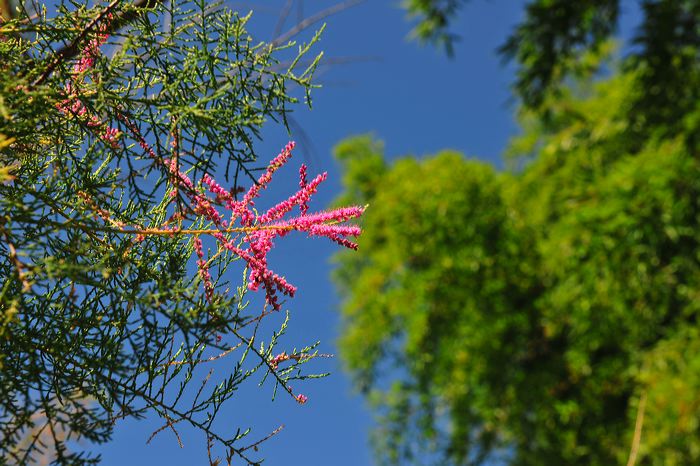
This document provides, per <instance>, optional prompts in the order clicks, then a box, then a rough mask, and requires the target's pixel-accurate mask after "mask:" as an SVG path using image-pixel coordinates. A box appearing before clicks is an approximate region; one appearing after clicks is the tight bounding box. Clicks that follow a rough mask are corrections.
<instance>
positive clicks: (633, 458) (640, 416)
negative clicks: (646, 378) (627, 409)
mask: <svg viewBox="0 0 700 466" xmlns="http://www.w3.org/2000/svg"><path fill="white" fill-rule="evenodd" d="M646 404H647V392H646V391H643V392H642V396H640V397H639V404H638V405H637V420H636V421H635V423H634V437H633V438H632V447H631V448H630V456H629V459H628V460H627V466H634V464H635V463H636V462H637V453H638V452H639V444H640V442H641V440H642V425H643V424H644V409H645V408H646Z"/></svg>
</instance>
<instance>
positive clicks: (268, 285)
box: [178, 142, 365, 309]
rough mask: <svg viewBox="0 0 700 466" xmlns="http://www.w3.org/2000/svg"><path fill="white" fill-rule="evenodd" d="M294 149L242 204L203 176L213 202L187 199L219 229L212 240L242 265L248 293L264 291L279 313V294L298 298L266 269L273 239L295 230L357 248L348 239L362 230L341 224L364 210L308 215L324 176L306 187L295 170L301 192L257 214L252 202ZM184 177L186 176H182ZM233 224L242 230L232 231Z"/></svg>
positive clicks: (302, 172)
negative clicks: (232, 234) (238, 237)
mask: <svg viewBox="0 0 700 466" xmlns="http://www.w3.org/2000/svg"><path fill="white" fill-rule="evenodd" d="M294 145H295V144H294V143H293V142H290V143H289V144H287V146H286V147H285V148H284V149H283V150H282V151H281V152H280V153H279V155H277V157H275V158H274V159H273V160H272V161H271V162H270V164H269V165H268V166H267V169H266V170H265V172H264V173H263V174H262V175H261V176H260V177H259V178H258V180H257V183H255V184H253V185H252V186H251V187H250V189H249V190H248V191H247V192H246V193H245V195H244V196H243V199H242V200H240V201H237V200H236V199H235V197H234V195H233V194H231V192H230V191H228V190H226V189H225V188H223V187H222V186H221V185H219V184H218V183H217V182H216V180H214V179H213V178H212V177H211V176H209V175H204V176H203V177H202V184H203V185H205V186H206V187H207V188H208V191H209V192H210V193H211V194H213V195H215V199H210V198H209V197H208V196H206V195H205V194H203V193H196V194H190V199H191V201H192V202H193V204H194V205H193V210H194V212H195V213H197V214H199V215H201V216H203V217H204V218H205V219H206V220H208V221H210V222H212V223H213V224H214V225H215V226H217V227H220V228H221V229H220V231H218V232H216V233H214V235H213V236H214V237H215V238H216V239H217V240H218V241H219V245H220V247H223V248H224V249H227V250H229V251H231V252H233V253H234V254H236V255H238V256H239V257H241V258H242V259H243V260H245V261H246V263H247V265H248V267H249V269H250V275H249V278H248V288H249V289H250V290H252V291H256V290H258V289H259V288H260V287H261V286H262V288H263V289H264V290H265V299H266V301H267V303H268V304H270V305H271V306H272V307H273V308H274V309H279V308H280V304H279V298H278V295H279V293H281V294H283V295H286V296H290V297H293V296H294V294H295V293H296V287H294V286H293V285H291V284H290V283H288V282H287V280H286V279H285V278H284V277H282V276H280V275H278V274H276V273H274V272H273V271H272V270H271V269H270V268H269V266H268V262H267V254H268V253H269V252H270V250H271V249H272V247H273V246H274V240H275V239H276V238H278V237H283V236H285V235H287V234H288V233H289V232H290V231H294V230H297V231H303V232H306V233H308V235H309V236H325V237H326V238H329V239H330V240H332V241H335V242H336V243H338V244H340V245H342V246H345V247H347V248H350V249H357V243H355V242H353V241H351V240H349V239H348V238H347V237H357V236H359V235H360V233H361V229H360V227H359V226H357V225H348V224H343V222H346V221H348V220H351V219H354V218H358V217H360V215H362V213H363V212H364V210H365V208H364V207H361V206H352V207H343V208H339V209H333V210H328V211H322V212H315V213H308V203H309V201H310V199H311V197H312V196H313V194H315V193H316V191H317V189H318V186H319V185H320V184H321V183H322V182H323V181H325V180H326V178H327V176H328V175H327V173H322V174H320V175H318V176H316V177H315V178H314V179H313V180H311V181H310V182H308V183H307V182H306V179H305V178H306V167H305V166H304V165H302V168H301V169H300V171H299V172H300V178H301V181H300V184H299V186H300V187H299V190H298V191H297V192H296V193H294V194H292V195H291V196H289V197H288V198H287V199H285V200H283V201H282V202H279V203H278V204H276V205H274V206H272V207H271V208H270V209H268V210H267V211H266V212H264V213H262V214H260V213H258V211H257V210H256V209H255V201H256V199H257V198H258V197H259V196H260V193H261V191H262V190H264V189H266V188H267V186H268V184H269V183H270V181H271V180H272V176H273V174H274V173H275V171H277V170H278V169H279V168H280V167H282V166H283V165H284V164H285V163H287V162H288V161H289V159H290V158H291V156H292V150H293V149H294ZM183 176H185V177H186V175H183ZM178 179H179V175H178ZM216 205H222V206H223V207H224V208H225V209H226V210H229V211H230V212H231V217H230V221H226V220H223V215H221V214H220V213H219V212H218V210H217V209H216ZM295 207H298V208H299V211H300V215H297V216H294V217H291V218H285V216H286V215H287V214H289V213H290V212H292V210H294V208H295ZM236 223H239V224H240V225H241V226H240V227H235V226H234V225H235V224H236ZM226 231H237V232H242V233H244V235H243V238H242V241H241V243H240V245H236V244H234V241H232V240H229V239H227V238H226V235H225V234H224V232H226Z"/></svg>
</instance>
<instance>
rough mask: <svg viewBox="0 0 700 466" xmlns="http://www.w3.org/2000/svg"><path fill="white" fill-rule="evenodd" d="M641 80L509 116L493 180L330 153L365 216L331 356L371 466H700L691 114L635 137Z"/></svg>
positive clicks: (697, 174) (487, 170)
mask: <svg viewBox="0 0 700 466" xmlns="http://www.w3.org/2000/svg"><path fill="white" fill-rule="evenodd" d="M582 59H585V60H592V61H595V57H590V56H588V57H586V56H582ZM645 72H646V71H645V69H644V68H638V69H636V70H635V69H628V70H627V71H625V72H620V73H617V74H615V75H614V76H613V77H611V78H608V79H606V80H604V81H598V82H595V81H592V80H591V79H586V80H583V81H580V82H578V83H577V84H575V85H571V86H570V87H568V88H562V89H561V90H560V92H559V94H558V97H557V98H553V97H551V98H548V99H547V100H546V102H545V104H546V105H547V113H548V115H549V117H548V118H547V119H543V118H542V114H541V113H540V111H539V110H528V109H527V108H526V109H525V110H523V112H522V126H523V134H522V136H520V137H518V138H517V139H516V140H514V141H513V143H512V144H511V146H510V148H509V151H508V160H509V161H510V162H511V165H512V169H511V170H509V171H507V172H502V173H498V172H496V171H495V170H494V169H493V168H491V167H490V166H489V165H487V164H484V163H481V162H478V161H475V160H469V159H467V158H465V157H464V156H462V155H460V154H457V153H454V152H442V153H439V154H437V155H435V156H432V157H428V158H425V159H422V160H415V159H412V158H400V159H397V160H396V161H395V162H393V163H387V162H385V161H384V158H383V154H382V146H381V144H380V143H378V142H376V141H374V140H372V139H371V138H370V137H368V136H363V137H357V138H351V139H348V140H346V141H344V142H342V143H341V144H340V145H338V147H337V148H336V156H337V158H338V159H339V161H340V162H341V164H342V165H343V168H344V172H345V177H344V187H345V190H344V193H343V194H342V196H341V199H340V202H343V203H347V202H355V203H369V204H370V205H371V208H370V209H369V210H368V211H367V213H366V217H365V218H364V219H363V227H364V231H365V236H363V238H362V239H361V240H360V242H359V245H360V252H359V254H355V255H348V254H344V253H340V254H339V256H338V261H339V268H338V270H337V273H336V279H337V282H338V284H339V287H340V290H341V293H342V295H343V297H344V301H343V306H342V314H343V319H344V326H345V328H344V332H343V333H342V337H341V353H342V355H343V357H344V360H345V362H346V364H347V367H348V368H349V370H350V371H351V373H352V374H353V376H354V378H355V381H356V382H357V384H358V386H359V387H360V388H361V389H362V390H363V392H364V393H365V394H367V396H368V398H369V399H370V401H371V403H372V404H373V406H374V408H375V409H376V411H377V413H378V415H379V416H378V417H379V424H378V425H379V427H378V428H377V430H376V431H375V433H374V437H373V440H374V442H375V446H376V451H377V454H378V457H379V459H380V460H381V462H382V463H385V464H407V463H410V462H414V463H431V462H435V463H437V464H478V463H481V462H485V461H496V462H497V464H498V462H502V463H505V464H513V465H538V466H539V465H557V466H558V465H562V464H567V465H570V464H581V465H584V464H585V465H613V464H637V465H668V464H674V465H675V464H678V465H681V464H698V463H699V462H700V440H699V439H700V409H698V408H699V407H700V377H699V376H698V374H700V371H699V370H698V367H699V365H700V356H698V352H697V351H696V349H697V348H698V345H700V338H699V334H698V316H699V315H700V313H699V312H698V311H699V310H700V309H699V305H698V303H699V302H700V301H699V300H698V295H699V294H700V248H699V242H700V225H699V224H698V223H699V221H700V216H699V214H700V210H699V205H698V200H699V199H700V196H699V195H700V164H699V163H698V158H697V150H696V148H695V145H694V144H693V136H694V135H695V134H697V131H698V124H699V123H700V118H699V117H700V112H698V111H697V110H693V111H688V112H687V113H686V114H685V115H684V118H683V119H682V120H681V121H675V120H674V121H668V123H667V124H665V123H664V122H665V120H663V119H660V120H659V121H658V122H656V123H655V124H654V125H653V126H652V125H649V126H647V127H646V129H640V127H639V125H637V124H636V122H635V120H634V119H633V118H631V117H630V115H631V114H632V113H633V112H634V108H635V106H636V105H637V103H638V102H639V96H640V95H642V94H644V93H645V92H647V91H648V88H646V87H644V81H643V80H641V79H640V75H643V74H644V73H645ZM681 86H682V83H681V82H680V81H679V82H676V83H675V87H676V88H680V87H681ZM669 92H670V91H669ZM694 104H695V103H694V102H693V105H694ZM688 106H690V103H688ZM671 127H672V128H674V129H673V130H669V128H671ZM490 464H493V463H490Z"/></svg>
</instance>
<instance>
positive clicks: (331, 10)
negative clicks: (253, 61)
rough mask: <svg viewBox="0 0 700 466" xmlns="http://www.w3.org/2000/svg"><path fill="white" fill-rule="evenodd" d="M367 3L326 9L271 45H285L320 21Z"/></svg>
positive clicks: (349, 2) (352, 0)
mask: <svg viewBox="0 0 700 466" xmlns="http://www.w3.org/2000/svg"><path fill="white" fill-rule="evenodd" d="M363 2H365V0H347V1H345V2H341V3H338V4H336V5H333V6H332V7H329V8H326V9H325V10H323V11H319V12H318V13H316V14H315V15H312V16H309V17H308V18H306V19H304V20H303V21H299V23H297V24H296V25H295V26H294V27H293V28H292V29H290V30H289V31H287V32H285V33H284V34H282V35H281V36H279V37H277V38H275V39H274V40H273V41H272V42H271V44H272V46H273V47H277V46H278V45H280V44H283V43H285V42H287V41H288V40H289V39H291V38H292V37H294V36H296V35H297V34H299V33H300V32H302V31H304V30H305V29H308V28H309V27H311V26H313V25H314V24H316V23H318V22H319V21H323V20H324V19H326V18H328V17H329V16H332V15H334V14H336V13H340V12H341V11H343V10H347V9H348V8H352V7H354V6H356V5H359V4H360V3H363Z"/></svg>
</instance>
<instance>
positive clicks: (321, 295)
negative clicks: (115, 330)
mask: <svg viewBox="0 0 700 466" xmlns="http://www.w3.org/2000/svg"><path fill="white" fill-rule="evenodd" d="M283 3H284V2H283V1H281V0H275V1H266V2H233V5H234V6H238V7H241V9H242V10H245V11H247V10H248V9H253V10H254V11H255V14H254V16H253V19H252V23H251V26H252V29H253V30H254V31H255V33H256V34H260V35H258V37H259V38H260V39H269V37H270V35H271V33H272V29H273V25H274V23H275V22H276V19H277V16H276V12H277V11H279V9H280V8H281V5H282V4H283ZM334 3H335V1H330V0H322V1H319V0H317V1H306V2H304V5H305V10H306V11H305V13H306V14H307V15H308V14H311V13H313V12H314V11H318V10H320V9H323V8H325V7H327V6H330V5H332V4H334ZM399 3H400V2H399V1H398V0H368V1H367V2H366V3H364V4H362V5H360V6H357V7H355V8H353V9H351V10H348V11H345V12H343V13H340V14H338V15H336V16H333V17H331V18H329V19H328V20H327V23H328V27H327V29H326V32H325V33H324V35H323V38H322V41H321V43H320V44H319V45H318V47H317V50H319V51H320V50H323V51H324V52H325V54H326V55H325V56H326V57H327V58H334V57H336V58H337V57H372V60H368V61H360V62H355V63H350V64H344V65H337V66H332V67H328V68H323V69H322V70H321V71H322V73H321V74H320V76H319V78H320V82H321V83H322V84H323V88H322V89H319V90H317V91H316V92H315V93H314V108H313V110H312V111H310V112H309V111H308V110H305V109H302V108H301V107H299V108H298V111H297V113H296V115H295V118H296V121H297V122H298V123H299V125H300V126H301V127H302V128H303V129H304V131H305V133H306V135H307V136H308V138H309V139H310V140H311V141H312V143H313V151H312V152H311V153H310V155H309V154H307V156H308V157H310V162H311V163H310V172H311V173H312V174H316V173H318V172H321V171H328V172H329V181H328V182H327V183H326V184H325V185H324V186H322V188H321V191H320V192H319V193H318V195H317V196H316V198H315V202H313V203H312V206H311V207H312V209H321V208H323V207H324V206H325V205H326V204H327V203H328V202H329V201H330V200H331V199H332V198H333V197H334V195H335V194H336V193H337V192H338V190H339V184H338V181H339V177H340V174H339V172H338V168H337V166H336V164H335V163H334V161H333V159H332V157H331V151H332V147H333V146H334V145H335V144H336V143H337V142H338V141H340V140H341V139H343V138H345V137H347V136H350V135H356V134H362V133H368V132H371V133H373V134H374V135H376V137H378V138H380V139H381V140H383V141H384V142H385V144H386V154H387V156H388V157H395V156H400V155H409V154H411V155H418V156H420V155H425V154H430V153H435V152H437V151H439V150H441V149H445V148H452V149H457V150H459V151H462V152H464V153H465V154H467V155H469V156H474V157H478V158H480V159H482V160H487V161H490V162H493V163H498V161H499V155H500V153H501V152H502V150H503V149H504V147H505V145H506V144H507V141H508V138H509V137H510V136H512V135H514V134H515V133H516V131H517V128H516V125H515V122H514V119H513V113H514V110H515V108H514V103H513V102H512V101H511V100H510V99H511V94H510V91H509V84H510V83H511V82H512V80H513V68H512V67H511V66H504V65H503V64H502V63H501V60H500V57H498V56H497V55H496V53H495V49H496V48H497V47H498V45H500V43H501V42H502V41H503V40H504V38H505V37H506V36H507V34H508V32H509V31H510V30H511V29H512V27H513V25H514V24H515V23H517V22H518V20H519V19H520V18H521V16H522V14H523V8H522V4H523V3H524V2H522V1H520V0H500V1H495V0H492V1H486V0H473V1H472V2H469V3H468V4H467V5H466V6H465V8H464V9H463V11H462V13H461V15H460V17H459V19H458V21H457V22H456V24H455V30H456V31H457V32H458V33H459V34H460V35H461V36H462V39H461V41H460V42H459V43H458V44H457V47H456V50H455V51H456V53H455V58H454V59H452V60H449V59H447V58H446V57H445V55H444V54H443V53H442V52H441V51H438V50H435V49H433V48H430V47H421V46H419V45H418V44H417V43H415V42H412V41H408V40H407V36H408V33H409V30H410V23H409V22H408V21H407V20H406V15H405V13H404V11H402V10H401V9H400V8H399V7H398V5H399ZM258 5H264V7H261V8H264V9H257V10H256V6H258ZM288 138H289V136H287V135H286V134H285V133H284V132H283V131H280V130H279V129H274V128H270V129H269V131H267V132H266V134H265V138H264V141H263V142H261V143H260V144H259V146H258V148H259V153H260V154H264V155H261V157H262V158H263V159H268V158H271V157H273V156H274V155H276V154H277V152H278V151H279V149H280V148H281V147H282V146H284V144H285V143H286V142H287V140H288ZM292 138H294V139H296V140H297V142H298V143H299V145H300V146H301V145H302V140H301V138H300V135H299V134H293V135H292ZM299 149H301V147H300V148H299ZM304 157H305V155H304V153H303V152H302V151H301V150H297V151H296V160H295V161H293V163H292V165H293V166H294V167H298V164H299V163H300V162H301V161H303V160H304ZM296 182H297V181H296V178H295V172H294V169H293V168H290V169H288V170H286V171H283V172H282V173H280V178H279V179H276V180H275V181H274V182H273V183H274V184H275V185H276V186H277V188H276V189H273V190H271V191H269V192H268V193H266V194H267V195H269V196H270V197H269V198H268V199H271V200H273V201H274V200H277V197H276V196H282V193H291V192H292V191H293V190H294V189H295V186H296ZM284 240H287V238H285V239H284ZM335 250H336V247H335V245H334V244H332V243H330V242H327V241H325V240H324V239H314V240H311V239H307V238H290V240H289V241H279V245H278V246H277V247H276V251H275V253H274V254H271V256H270V263H271V265H272V268H273V269H275V270H276V271H277V272H279V273H281V274H283V275H285V276H286V277H287V278H288V279H289V280H290V281H291V282H292V283H293V284H295V285H297V286H298V288H299V293H298V296H297V297H295V298H294V299H293V300H290V301H288V303H287V308H289V309H290V311H291V313H292V322H291V328H290V330H289V332H288V334H287V337H286V339H285V342H286V343H287V344H288V345H289V348H291V347H292V346H294V345H298V346H303V345H304V344H305V343H309V342H313V341H315V340H321V342H322V343H321V347H320V349H321V351H322V352H327V353H336V352H337V351H336V347H335V340H336V337H337V335H338V333H339V331H340V322H339V318H338V313H337V306H338V298H337V296H336V295H335V292H334V289H333V284H332V283H331V281H330V279H329V273H330V270H331V264H330V260H329V259H330V256H331V255H332V253H333V252H334V251H335ZM309 367H311V368H313V369H314V370H317V371H318V372H324V371H330V372H332V374H331V375H330V376H329V377H328V378H325V379H322V380H320V381H318V380H316V381H308V382H306V383H303V384H300V385H299V386H298V387H295V389H296V390H297V391H299V392H302V393H304V394H306V395H308V397H309V402H308V403H307V404H306V405H304V406H300V405H298V404H296V403H295V402H293V401H292V400H291V399H289V398H288V397H280V398H278V399H277V400H276V401H275V402H274V403H272V402H270V393H271V387H269V386H267V387H265V388H263V389H260V390H257V389H255V390H252V391H251V390H244V391H243V392H241V395H240V397H238V398H237V399H236V400H234V401H233V402H232V403H231V404H230V405H229V406H228V407H227V410H226V412H225V413H224V414H223V416H222V419H230V422H231V426H232V427H233V426H240V425H244V426H245V425H249V426H251V427H253V429H254V431H253V433H252V434H251V437H250V438H251V439H253V440H254V439H258V438H260V437H264V436H265V435H266V434H267V433H268V432H270V431H271V430H273V429H274V428H276V427H277V426H279V425H280V424H284V425H285V429H284V430H283V431H282V432H281V433H280V434H279V435H277V436H276V437H274V438H273V439H271V440H270V441H268V442H265V443H264V444H263V445H261V451H260V455H261V457H264V458H265V459H266V460H265V463H264V464H266V465H272V466H277V465H285V466H296V465H300V466H364V465H367V466H369V465H371V464H372V460H371V451H370V448H369V444H368V434H369V430H370V427H371V425H372V419H371V414H370V412H369V411H368V410H367V408H366V405H365V403H364V400H363V399H362V398H361V397H359V396H358V395H356V394H354V393H353V391H352V388H351V384H350V381H349V379H348V377H347V376H346V375H345V374H344V373H343V372H342V370H341V367H340V360H339V359H338V358H336V359H333V360H320V361H319V362H318V363H314V364H313V365H310V366H309ZM224 369H225V368H224V367H220V368H219V370H222V371H223V370H224ZM158 426H159V424H156V423H155V422H154V421H153V420H145V421H140V422H134V421H126V422H121V423H119V424H117V426H116V432H115V436H114V439H113V442H111V443H110V444H108V445H106V446H103V447H101V448H99V451H100V452H101V453H102V454H103V464H104V465H107V466H117V465H118V466H123V465H125V464H131V465H146V464H149V465H152V464H159V465H160V464H164V465H166V464H167V465H169V466H178V465H204V464H206V458H205V456H203V455H204V439H203V438H202V437H201V435H199V434H197V433H193V432H190V431H188V430H186V429H183V431H182V433H183V441H184V444H185V448H183V449H180V448H179V447H178V445H177V442H176V440H175V438H174V437H173V435H172V434H170V433H168V432H167V431H166V432H163V433H161V434H160V435H159V436H158V437H156V439H155V440H154V441H153V442H152V443H151V444H150V445H146V439H147V438H148V436H149V435H150V433H151V432H152V431H153V430H154V429H155V428H157V427H158ZM235 464H238V463H235ZM240 464H242V463H240Z"/></svg>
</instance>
